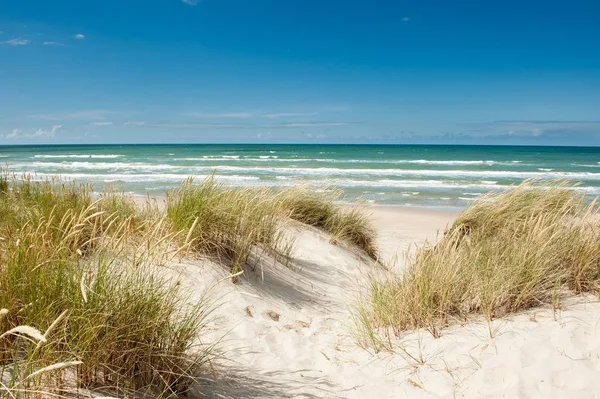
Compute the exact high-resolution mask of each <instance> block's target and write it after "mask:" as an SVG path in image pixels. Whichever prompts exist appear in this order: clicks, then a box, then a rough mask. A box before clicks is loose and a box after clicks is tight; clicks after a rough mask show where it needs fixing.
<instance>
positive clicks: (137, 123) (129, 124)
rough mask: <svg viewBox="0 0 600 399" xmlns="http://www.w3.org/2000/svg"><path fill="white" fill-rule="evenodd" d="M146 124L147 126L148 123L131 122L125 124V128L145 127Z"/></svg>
mask: <svg viewBox="0 0 600 399" xmlns="http://www.w3.org/2000/svg"><path fill="white" fill-rule="evenodd" d="M145 124H146V122H144V121H131V122H125V123H124V125H125V126H144V125H145Z"/></svg>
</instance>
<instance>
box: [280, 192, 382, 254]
mask: <svg viewBox="0 0 600 399" xmlns="http://www.w3.org/2000/svg"><path fill="white" fill-rule="evenodd" d="M339 196H340V193H339V191H335V190H334V191H332V192H331V193H319V192H316V191H315V190H314V188H311V187H310V186H296V187H291V188H288V189H284V190H282V191H281V192H279V193H278V195H277V197H276V198H277V201H278V202H279V203H280V206H281V207H282V208H283V209H284V210H285V212H286V215H287V216H289V217H290V218H292V219H294V220H297V221H299V222H301V223H305V224H308V225H311V226H315V227H318V228H321V229H323V230H324V231H325V232H327V233H329V234H330V235H331V236H332V237H333V238H334V239H335V240H341V241H346V242H348V243H350V244H352V245H354V246H356V247H358V248H360V249H362V250H363V251H365V252H366V253H367V254H368V255H369V256H370V257H371V258H373V259H376V258H377V247H376V245H375V239H376V234H375V229H374V228H373V226H372V225H371V222H370V220H369V219H368V217H367V215H366V214H365V213H364V211H363V210H362V209H360V208H350V209H343V208H341V207H340V206H339V205H338V204H336V203H335V201H336V200H337V199H338V198H339Z"/></svg>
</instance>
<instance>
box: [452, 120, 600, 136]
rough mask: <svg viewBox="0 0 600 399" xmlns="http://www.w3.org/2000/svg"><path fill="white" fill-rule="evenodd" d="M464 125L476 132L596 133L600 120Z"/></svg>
mask: <svg viewBox="0 0 600 399" xmlns="http://www.w3.org/2000/svg"><path fill="white" fill-rule="evenodd" d="M459 126H465V127H467V128H469V129H470V130H472V131H474V132H478V133H491V134H509V135H532V136H541V135H542V134H544V133H549V132H577V133H591V134H594V133H598V132H600V121H552V120H548V121H535V120H531V121H527V120H523V121H494V122H482V123H468V124H462V125H459Z"/></svg>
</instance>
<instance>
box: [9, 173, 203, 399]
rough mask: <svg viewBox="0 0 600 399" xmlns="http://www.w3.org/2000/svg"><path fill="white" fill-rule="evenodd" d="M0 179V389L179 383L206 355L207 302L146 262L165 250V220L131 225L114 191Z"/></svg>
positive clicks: (180, 387)
mask: <svg viewBox="0 0 600 399" xmlns="http://www.w3.org/2000/svg"><path fill="white" fill-rule="evenodd" d="M0 181H1V183H0V188H1V190H0V293H1V294H0V308H2V309H5V310H4V311H3V317H2V318H1V320H0V331H5V332H8V331H17V333H16V334H15V333H11V334H2V333H0V334H2V337H1V338H0V379H1V381H2V384H3V385H2V388H0V397H7V398H8V397H11V398H12V397H40V395H41V396H43V395H42V392H44V393H45V394H48V395H50V394H52V395H63V394H65V393H66V392H70V391H73V390H75V389H80V388H86V389H94V388H96V387H108V388H110V389H112V390H114V391H115V392H116V393H118V394H119V395H120V396H127V395H130V394H132V393H133V392H137V394H139V395H141V396H143V397H152V398H154V397H167V396H169V397H171V396H173V395H175V394H179V393H182V392H185V391H186V390H187V389H188V388H189V387H190V386H191V385H192V384H193V383H194V381H195V379H196V377H197V375H198V371H199V369H200V368H202V367H203V365H204V364H205V362H206V361H207V360H208V356H209V352H208V351H207V350H206V349H205V348H203V347H200V346H199V345H198V338H199V337H200V336H201V333H202V329H203V328H204V325H205V323H206V316H207V313H208V307H207V305H206V304H205V303H199V304H195V305H194V304H190V303H189V302H188V301H187V300H186V298H185V296H183V295H182V294H181V293H180V292H179V291H178V289H177V286H176V285H175V284H173V283H172V282H171V281H170V280H169V279H167V278H165V277H163V276H162V275H161V274H160V273H158V272H157V269H156V268H153V267H151V266H152V264H153V263H154V261H155V259H156V257H162V256H164V254H165V249H166V248H168V247H169V244H166V243H165V240H164V239H163V236H164V234H165V230H164V228H162V227H161V226H165V225H167V223H166V221H164V220H161V217H160V216H157V217H156V218H150V219H146V220H141V219H140V220H137V221H136V223H133V220H134V219H135V217H136V216H135V215H132V214H130V212H129V211H130V209H127V210H126V211H123V210H122V209H121V208H122V206H123V205H124V203H123V201H125V200H122V199H117V198H116V197H114V198H111V199H110V201H107V199H106V198H100V199H94V198H93V197H92V195H91V189H90V187H88V186H84V185H76V184H74V183H69V182H64V181H60V180H58V179H52V180H46V181H40V182H38V181H32V180H31V178H30V177H28V176H24V177H22V178H17V177H15V176H11V175H9V174H6V173H5V174H3V176H2V177H1V179H0ZM116 208H119V209H116ZM169 234H171V233H169ZM161 242H163V243H165V245H164V246H161V245H158V244H157V243H161ZM20 326H27V327H29V328H31V329H37V330H39V331H45V333H43V339H42V338H40V337H38V338H39V339H34V340H33V341H32V339H31V338H30V337H27V336H25V337H23V334H21V333H18V330H19V328H21V327H20ZM31 331H33V330H31ZM25 335H27V334H25ZM36 341H37V342H36ZM57 364H59V365H60V364H63V365H65V364H66V365H69V366H68V367H67V366H64V367H58V366H56V365H57ZM39 370H45V371H44V372H39Z"/></svg>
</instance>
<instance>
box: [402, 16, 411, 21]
mask: <svg viewBox="0 0 600 399" xmlns="http://www.w3.org/2000/svg"><path fill="white" fill-rule="evenodd" d="M408 21H410V18H409V17H403V18H402V22H408Z"/></svg>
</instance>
